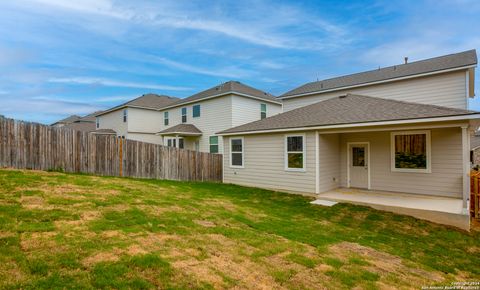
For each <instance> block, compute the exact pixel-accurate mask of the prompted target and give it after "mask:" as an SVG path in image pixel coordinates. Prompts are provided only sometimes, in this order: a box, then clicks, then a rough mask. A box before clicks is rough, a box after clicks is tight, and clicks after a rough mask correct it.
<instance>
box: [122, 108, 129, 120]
mask: <svg viewBox="0 0 480 290" xmlns="http://www.w3.org/2000/svg"><path fill="white" fill-rule="evenodd" d="M127 121H128V109H123V123H127Z"/></svg>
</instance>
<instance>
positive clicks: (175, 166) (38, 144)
mask: <svg viewBox="0 0 480 290" xmlns="http://www.w3.org/2000/svg"><path fill="white" fill-rule="evenodd" d="M0 167H12V168H18V169H36V170H64V171H65V172H72V173H73V172H77V173H80V172H81V173H90V174H96V175H108V176H127V177H139V178H156V179H172V180H186V181H215V182H221V180H222V155H220V154H210V153H203V152H196V151H190V150H184V149H178V148H172V147H166V146H161V145H156V144H150V143H144V142H138V141H132V140H124V139H121V138H118V137H115V136H108V135H95V134H89V133H86V132H81V131H73V130H71V129H67V128H56V127H50V126H45V125H41V124H36V123H28V122H22V121H17V120H13V119H6V118H2V117H0Z"/></svg>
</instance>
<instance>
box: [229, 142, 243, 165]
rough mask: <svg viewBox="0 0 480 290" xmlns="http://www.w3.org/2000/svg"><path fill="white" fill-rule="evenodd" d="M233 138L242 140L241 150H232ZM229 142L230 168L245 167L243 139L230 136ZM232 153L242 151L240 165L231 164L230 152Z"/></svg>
mask: <svg viewBox="0 0 480 290" xmlns="http://www.w3.org/2000/svg"><path fill="white" fill-rule="evenodd" d="M233 140H242V152H238V151H235V152H233V151H232V143H233ZM229 143H230V150H229V151H230V167H231V168H245V139H244V138H243V137H232V138H230V142H229ZM233 153H236V154H238V153H242V165H233V164H232V160H233V158H232V154H233Z"/></svg>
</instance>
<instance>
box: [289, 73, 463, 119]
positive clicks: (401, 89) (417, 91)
mask: <svg viewBox="0 0 480 290" xmlns="http://www.w3.org/2000/svg"><path fill="white" fill-rule="evenodd" d="M466 80H467V79H466V71H465V70H462V71H457V72H451V73H444V74H439V75H432V76H426V77H420V78H414V79H409V80H402V81H395V82H390V83H383V84H377V85H370V86H364V87H358V88H351V89H346V90H338V91H333V92H325V93H320V94H315V95H309V96H304V97H295V98H287V99H283V110H284V111H285V112H286V111H289V110H292V109H296V108H299V107H303V106H307V105H310V104H313V103H316V102H320V101H323V100H327V99H330V98H333V97H337V96H341V95H345V94H347V93H352V94H363V95H368V96H373V97H380V98H385V99H395V100H400V101H407V102H415V103H421V104H429V105H438V106H445V107H452V108H459V109H467V106H468V98H467V85H466Z"/></svg>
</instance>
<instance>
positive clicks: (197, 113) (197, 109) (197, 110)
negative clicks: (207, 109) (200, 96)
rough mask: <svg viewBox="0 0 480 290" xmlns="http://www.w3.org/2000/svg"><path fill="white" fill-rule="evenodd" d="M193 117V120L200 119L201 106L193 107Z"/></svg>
mask: <svg viewBox="0 0 480 290" xmlns="http://www.w3.org/2000/svg"><path fill="white" fill-rule="evenodd" d="M192 117H193V118H197V117H200V105H194V106H193V107H192Z"/></svg>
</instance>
